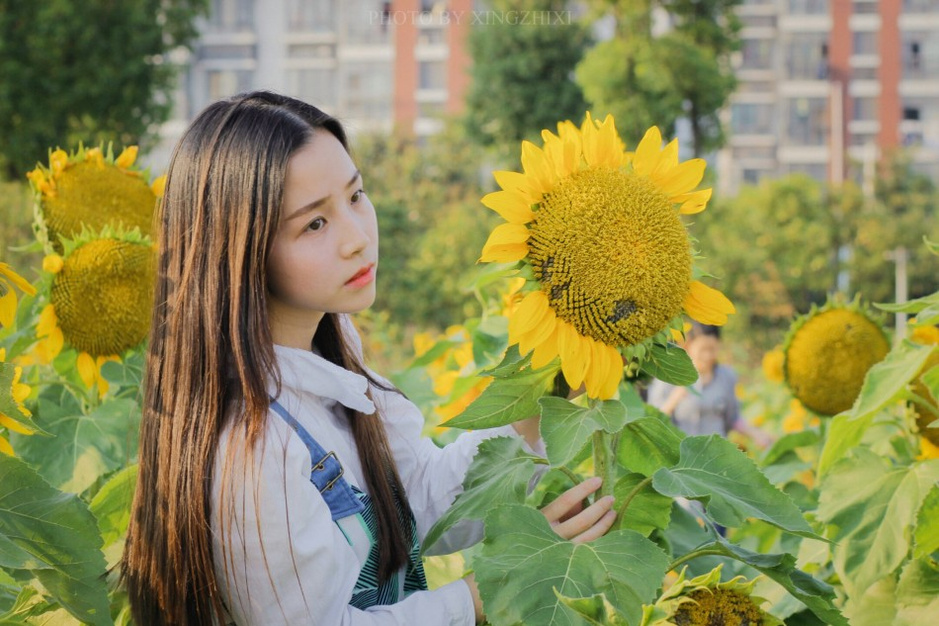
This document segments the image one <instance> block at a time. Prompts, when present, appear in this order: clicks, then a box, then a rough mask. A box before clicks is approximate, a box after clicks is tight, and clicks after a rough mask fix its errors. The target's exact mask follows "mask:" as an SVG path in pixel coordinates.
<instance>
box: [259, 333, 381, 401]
mask: <svg viewBox="0 0 939 626" xmlns="http://www.w3.org/2000/svg"><path fill="white" fill-rule="evenodd" d="M274 354H275V355H276V357H277V365H278V366H279V367H280V376H281V385H282V387H283V388H284V389H289V390H290V391H292V392H294V393H300V392H306V393H310V394H313V395H315V396H319V397H320V398H323V399H324V400H327V401H328V400H332V401H335V402H339V403H340V404H342V405H344V406H347V407H349V408H350V409H353V410H355V411H359V412H361V413H365V414H366V415H370V414H372V413H374V412H375V405H374V404H373V403H372V401H371V400H369V398H368V396H367V395H366V391H368V385H369V383H368V379H366V378H365V377H364V376H362V375H361V374H356V373H355V372H350V371H349V370H347V369H345V368H343V367H339V366H338V365H336V364H334V363H332V362H330V361H328V360H326V359H324V358H323V357H321V356H320V355H318V354H315V353H314V352H312V351H310V350H302V349H300V348H289V347H287V346H279V345H276V344H275V345H274ZM269 391H270V393H272V394H273V393H274V391H275V390H274V389H273V383H272V384H271V389H269Z"/></svg>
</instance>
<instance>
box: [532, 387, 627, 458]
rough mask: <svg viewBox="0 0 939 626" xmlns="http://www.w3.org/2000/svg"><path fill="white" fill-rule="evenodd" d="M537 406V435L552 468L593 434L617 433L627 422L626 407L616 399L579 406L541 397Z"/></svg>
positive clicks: (581, 446)
mask: <svg viewBox="0 0 939 626" xmlns="http://www.w3.org/2000/svg"><path fill="white" fill-rule="evenodd" d="M538 404H540V405H541V436H542V437H543V438H544V443H545V449H546V450H547V453H548V460H549V461H550V462H551V465H554V466H558V465H564V464H566V463H567V462H568V461H570V460H571V459H573V458H574V457H575V456H576V455H577V453H578V452H580V450H581V448H583V447H584V444H585V443H587V439H589V438H590V436H591V435H592V434H593V433H595V432H596V431H598V430H603V431H605V432H607V433H610V434H613V433H615V432H619V430H620V429H622V428H623V426H624V425H625V424H626V420H627V410H626V406H625V405H624V404H623V403H622V402H620V401H619V400H606V401H604V402H597V403H595V404H592V405H591V406H589V407H582V406H578V405H576V404H574V403H573V402H570V401H568V400H565V399H564V398H557V397H555V396H544V397H543V398H541V399H540V400H538ZM639 410H641V407H640V409H639Z"/></svg>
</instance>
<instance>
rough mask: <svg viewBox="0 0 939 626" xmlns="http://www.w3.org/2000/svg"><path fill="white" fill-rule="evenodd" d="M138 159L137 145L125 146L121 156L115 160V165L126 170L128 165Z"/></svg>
mask: <svg viewBox="0 0 939 626" xmlns="http://www.w3.org/2000/svg"><path fill="white" fill-rule="evenodd" d="M136 160H137V146H128V147H126V148H124V151H123V152H121V154H120V156H118V157H117V159H115V160H114V165H116V166H118V167H119V168H121V169H124V170H126V169H127V168H128V167H130V166H131V165H133V164H134V161H136Z"/></svg>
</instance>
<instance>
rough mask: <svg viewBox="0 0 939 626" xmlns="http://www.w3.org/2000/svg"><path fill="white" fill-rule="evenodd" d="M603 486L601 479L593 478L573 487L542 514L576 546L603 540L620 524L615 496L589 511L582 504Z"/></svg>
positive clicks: (597, 502)
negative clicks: (600, 538)
mask: <svg viewBox="0 0 939 626" xmlns="http://www.w3.org/2000/svg"><path fill="white" fill-rule="evenodd" d="M601 484H603V480H602V479H601V478H599V477H594V478H589V479H587V480H585V481H584V482H582V483H580V484H579V485H575V486H574V487H571V488H570V489H568V490H567V491H565V492H564V493H562V494H561V495H560V496H558V498H557V500H555V501H554V502H552V503H551V504H549V505H547V506H546V507H544V508H543V509H541V512H542V513H543V514H544V516H545V517H546V518H547V520H548V522H549V523H550V524H551V526H552V527H553V528H554V532H556V533H557V534H558V535H560V536H561V537H562V538H564V539H570V540H571V541H573V542H574V543H586V542H588V541H593V540H594V539H597V538H599V537H602V536H603V535H605V534H606V533H607V531H608V530H610V528H612V526H613V522H614V521H616V511H614V510H613V496H606V497H604V498H600V499H599V500H597V501H596V502H594V503H593V504H591V505H590V506H588V507H587V508H583V506H582V504H581V503H582V502H583V501H584V499H585V498H586V497H587V496H589V495H590V494H591V493H594V492H595V491H596V490H597V489H599V488H600V485H601Z"/></svg>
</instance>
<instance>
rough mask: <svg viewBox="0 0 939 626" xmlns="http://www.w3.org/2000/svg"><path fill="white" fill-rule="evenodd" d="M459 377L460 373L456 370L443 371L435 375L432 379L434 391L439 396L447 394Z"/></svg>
mask: <svg viewBox="0 0 939 626" xmlns="http://www.w3.org/2000/svg"><path fill="white" fill-rule="evenodd" d="M459 377H460V373H459V372H456V371H451V372H444V373H443V374H441V375H440V376H437V377H436V378H435V379H434V393H435V394H437V395H438V396H441V397H446V396H449V395H450V392H451V391H453V385H454V384H456V381H457V379H458V378H459Z"/></svg>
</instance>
